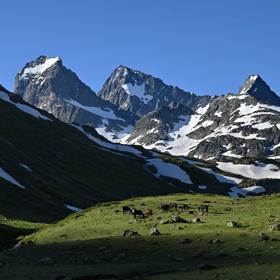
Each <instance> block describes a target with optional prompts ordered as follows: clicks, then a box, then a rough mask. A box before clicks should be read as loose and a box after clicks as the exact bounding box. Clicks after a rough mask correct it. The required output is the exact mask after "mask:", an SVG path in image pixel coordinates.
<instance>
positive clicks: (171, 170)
mask: <svg viewBox="0 0 280 280" xmlns="http://www.w3.org/2000/svg"><path fill="white" fill-rule="evenodd" d="M147 161H148V163H149V164H148V165H153V166H155V168H156V169H157V173H156V177H158V178H159V177H160V176H165V177H170V178H174V179H177V180H180V181H181V182H182V183H185V184H188V185H192V184H193V182H192V181H191V179H190V176H189V175H188V174H187V173H186V172H185V171H184V170H183V169H181V168H180V167H179V166H177V165H176V164H173V163H169V162H165V161H163V160H162V159H159V158H153V159H149V160H147Z"/></svg>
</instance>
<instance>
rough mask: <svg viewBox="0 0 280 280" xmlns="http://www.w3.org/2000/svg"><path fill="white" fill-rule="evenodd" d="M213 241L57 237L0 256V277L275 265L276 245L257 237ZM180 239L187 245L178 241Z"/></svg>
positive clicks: (128, 275)
mask: <svg viewBox="0 0 280 280" xmlns="http://www.w3.org/2000/svg"><path fill="white" fill-rule="evenodd" d="M213 237H214V236H213V235H208V234H205V235H203V234H196V235H187V234H186V236H181V237H180V238H179V237H174V236H155V237H148V236H145V237H142V236H140V237H136V238H124V237H108V238H102V239H94V240H88V241H75V242H71V241H69V242H67V240H64V239H65V238H66V237H65V236H61V243H57V244H48V245H39V246H34V247H29V248H18V249H12V250H9V251H6V252H3V253H2V254H1V255H0V259H1V260H2V261H3V262H5V260H6V259H8V260H9V265H8V266H4V268H2V271H1V273H2V275H4V276H5V277H7V278H6V279H21V280H24V279H39V278H36V277H38V275H40V279H41V280H43V279H56V278H55V277H58V276H59V275H65V276H67V277H70V279H72V278H71V277H81V276H87V275H91V278H80V279H102V278H94V277H95V276H96V275H101V274H103V275H105V274H111V275H115V278H116V279H129V278H132V277H148V276H151V275H157V274H164V273H172V272H178V271H186V272H196V271H199V266H201V265H209V267H208V269H210V268H213V269H216V270H217V271H219V270H220V269H225V268H234V267H236V266H237V265H244V266H247V265H255V264H256V263H258V264H266V263H270V264H271V263H278V264H279V263H280V256H279V254H278V251H279V248H280V242H279V241H268V242H266V243H262V242H260V241H258V239H257V236H256V238H255V237H253V236H252V235H248V236H247V237H240V235H239V234H234V233H231V234H223V235H221V236H220V238H222V239H223V242H222V243H217V244H209V243H208V242H209V240H210V239H211V238H213ZM184 238H188V239H190V240H192V241H191V242H188V243H184V240H183V239H184ZM205 268H206V269H207V266H206V267H205ZM265 269H266V268H265ZM19 275H20V277H21V278H20V277H19ZM17 277H19V278H17ZM96 277H97V276H96ZM57 279H59V278H57ZM61 279H63V278H61ZM73 279H75V278H73ZM77 279H79V278H77ZM103 279H105V278H103ZM147 279H149V278H147Z"/></svg>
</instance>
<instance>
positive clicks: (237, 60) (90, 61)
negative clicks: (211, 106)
mask: <svg viewBox="0 0 280 280" xmlns="http://www.w3.org/2000/svg"><path fill="white" fill-rule="evenodd" d="M0 9H1V16H0V21H1V24H0V34H1V44H0V59H1V69H0V83H2V84H3V85H5V86H7V87H9V88H10V89H12V88H13V82H14V76H15V74H16V73H17V72H18V71H19V70H20V69H21V67H22V66H24V65H25V63H27V62H28V61H30V60H33V59H34V58H36V57H37V56H39V55H41V54H45V55H48V56H60V57H62V59H63V62H64V65H66V66H67V67H68V68H71V69H72V70H73V71H74V72H76V73H77V74H78V75H79V77H80V78H81V79H82V80H83V81H84V82H85V83H86V84H88V85H89V86H91V87H92V89H94V90H95V91H97V90H98V89H100V87H101V86H102V84H103V82H104V81H105V79H106V78H107V77H108V76H109V75H110V73H111V71H112V70H113V69H114V68H115V67H117V66H118V65H120V64H123V65H126V66H129V67H131V68H134V69H138V70H142V71H144V72H146V73H150V74H152V75H154V76H157V77H160V78H161V79H163V80H164V81H165V82H166V83H168V84H172V85H177V86H179V87H181V88H183V89H185V90H189V91H193V92H196V93H198V94H223V93H227V92H236V91H237V89H238V88H239V86H240V84H241V83H242V81H243V80H244V79H245V78H246V77H247V76H248V75H249V74H253V73H254V74H255V73H258V74H260V75H261V76H262V77H263V78H264V79H265V80H266V81H267V82H268V84H270V86H271V87H272V89H274V90H275V91H277V92H278V94H280V75H279V74H280V71H279V70H280V1H279V0H234V1H225V0H211V1H210V0H79V1H71V0H48V1H38V0H26V1H23V0H3V1H1V3H0Z"/></svg>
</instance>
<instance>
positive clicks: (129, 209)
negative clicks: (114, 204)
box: [122, 206, 132, 214]
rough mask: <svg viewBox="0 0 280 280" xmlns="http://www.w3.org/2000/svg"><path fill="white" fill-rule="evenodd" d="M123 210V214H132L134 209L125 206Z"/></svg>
mask: <svg viewBox="0 0 280 280" xmlns="http://www.w3.org/2000/svg"><path fill="white" fill-rule="evenodd" d="M122 212H123V214H132V210H131V208H130V207H128V206H123V207H122Z"/></svg>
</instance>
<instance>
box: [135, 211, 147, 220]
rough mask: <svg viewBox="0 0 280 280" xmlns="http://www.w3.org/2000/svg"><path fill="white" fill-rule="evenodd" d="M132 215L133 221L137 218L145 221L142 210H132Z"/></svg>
mask: <svg viewBox="0 0 280 280" xmlns="http://www.w3.org/2000/svg"><path fill="white" fill-rule="evenodd" d="M132 214H133V216H134V219H136V218H137V217H139V218H143V219H145V215H144V213H143V212H142V210H138V209H133V210H132Z"/></svg>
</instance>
